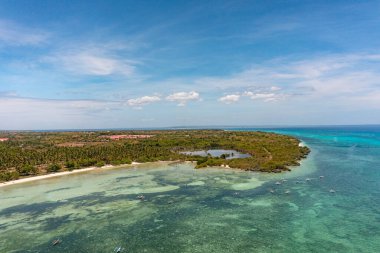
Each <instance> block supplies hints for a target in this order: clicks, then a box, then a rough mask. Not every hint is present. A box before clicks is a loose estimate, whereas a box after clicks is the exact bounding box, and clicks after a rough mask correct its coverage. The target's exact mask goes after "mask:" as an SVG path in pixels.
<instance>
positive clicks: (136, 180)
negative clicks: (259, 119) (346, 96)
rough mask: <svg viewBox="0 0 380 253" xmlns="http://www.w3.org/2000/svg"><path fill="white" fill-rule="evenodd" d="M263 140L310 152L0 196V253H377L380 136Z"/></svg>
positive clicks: (351, 132) (76, 178) (305, 132)
mask: <svg viewBox="0 0 380 253" xmlns="http://www.w3.org/2000/svg"><path fill="white" fill-rule="evenodd" d="M236 130H238V129H236ZM273 131H276V132H280V133H286V134H291V135H294V136H296V137H298V138H300V139H302V140H303V141H304V142H305V143H306V145H308V146H309V147H310V148H311V150H312V153H311V154H310V156H309V158H308V159H306V160H304V161H303V162H302V166H301V167H297V168H294V169H293V171H292V172H290V173H282V174H275V175H273V174H258V173H251V172H243V171H234V170H227V169H203V170H194V169H193V165H192V164H191V163H185V164H150V165H144V166H139V167H138V168H137V167H136V168H124V169H108V170H98V171H92V172H87V173H83V174H74V175H69V176H63V177H59V178H51V179H47V180H41V181H36V182H30V183H26V184H20V185H13V186H8V187H3V188H0V252H113V250H114V248H115V247H116V246H121V247H123V248H124V251H123V252H379V249H380V201H379V200H380V131H379V130H378V129H370V130H363V129H359V130H358V129H311V128H309V129H275V130H273ZM321 175H323V176H324V178H322V179H320V178H319V176H321ZM306 179H309V180H308V181H307V180H306ZM275 182H280V183H281V184H280V185H276V184H275ZM271 189H272V190H273V191H274V193H270V190H271ZM330 189H334V190H335V191H336V193H330V192H329V190H330ZM286 191H289V193H285V192H286ZM141 194H143V195H144V196H145V199H144V200H143V201H141V200H139V199H137V198H136V197H137V196H138V195H141ZM57 238H60V239H61V240H62V243H60V244H59V245H57V246H52V245H51V242H52V241H53V240H54V239H57Z"/></svg>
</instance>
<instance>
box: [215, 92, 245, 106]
mask: <svg viewBox="0 0 380 253" xmlns="http://www.w3.org/2000/svg"><path fill="white" fill-rule="evenodd" d="M239 99H240V95H236V94H231V95H226V96H224V97H221V98H219V99H218V100H219V101H220V102H223V103H225V104H232V103H235V102H237V101H239Z"/></svg>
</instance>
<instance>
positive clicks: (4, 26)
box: [0, 20, 49, 46]
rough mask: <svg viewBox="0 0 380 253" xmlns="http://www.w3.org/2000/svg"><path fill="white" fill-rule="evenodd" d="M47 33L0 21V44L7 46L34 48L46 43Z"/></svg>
mask: <svg viewBox="0 0 380 253" xmlns="http://www.w3.org/2000/svg"><path fill="white" fill-rule="evenodd" d="M48 37H49V36H48V33H47V32H44V31H41V30H38V29H31V28H27V27H23V26H20V25H18V24H16V23H13V22H10V21H6V20H0V42H2V43H5V44H7V45H8V46H28V45H29V46H30V45H31V46H35V45H39V44H41V43H44V42H46V40H47V38H48Z"/></svg>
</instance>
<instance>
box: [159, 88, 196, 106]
mask: <svg viewBox="0 0 380 253" xmlns="http://www.w3.org/2000/svg"><path fill="white" fill-rule="evenodd" d="M166 100H168V101H172V102H177V103H178V106H185V105H186V103H187V102H188V101H191V100H199V93H198V92H196V91H190V92H177V93H173V94H171V95H169V96H167V97H166Z"/></svg>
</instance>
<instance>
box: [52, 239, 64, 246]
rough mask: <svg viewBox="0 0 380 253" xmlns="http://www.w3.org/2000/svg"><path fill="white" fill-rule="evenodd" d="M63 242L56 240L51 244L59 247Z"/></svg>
mask: <svg viewBox="0 0 380 253" xmlns="http://www.w3.org/2000/svg"><path fill="white" fill-rule="evenodd" d="M61 242H62V241H61V240H60V239H56V240H54V241H53V242H52V243H51V244H52V245H53V246H56V245H58V244H60V243H61Z"/></svg>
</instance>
